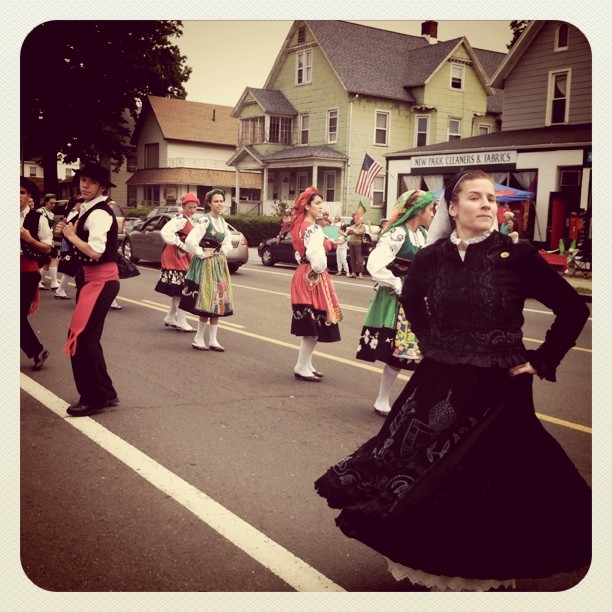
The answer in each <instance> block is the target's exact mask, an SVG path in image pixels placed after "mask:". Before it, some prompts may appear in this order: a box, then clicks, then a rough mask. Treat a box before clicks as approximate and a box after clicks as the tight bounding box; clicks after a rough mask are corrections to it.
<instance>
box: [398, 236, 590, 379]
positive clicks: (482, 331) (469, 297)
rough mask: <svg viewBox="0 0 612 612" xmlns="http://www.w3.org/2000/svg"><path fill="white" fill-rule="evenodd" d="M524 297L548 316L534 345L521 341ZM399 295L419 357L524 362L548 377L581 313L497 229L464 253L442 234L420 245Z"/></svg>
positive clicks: (574, 297)
mask: <svg viewBox="0 0 612 612" xmlns="http://www.w3.org/2000/svg"><path fill="white" fill-rule="evenodd" d="M528 297H530V298H534V299H536V300H538V301H539V302H541V303H542V304H544V305H545V306H547V307H548V308H550V309H551V310H552V311H553V312H554V313H555V315H556V317H555V320H554V322H553V324H552V326H551V327H550V329H549V330H548V332H547V333H546V337H545V340H544V343H543V344H542V345H540V347H539V348H538V349H536V350H534V351H531V350H530V351H527V350H526V349H525V346H524V345H523V334H522V326H523V322H524V319H523V306H524V303H525V299H526V298H528ZM400 302H401V303H402V305H403V307H404V309H405V311H406V315H407V317H408V320H409V321H410V323H411V326H412V329H413V331H414V332H415V334H416V336H417V338H418V341H419V346H420V349H421V352H422V353H423V354H424V355H425V357H428V358H431V359H435V360H437V361H441V362H443V363H449V364H457V363H468V364H473V365H476V366H479V367H485V368H486V367H512V366H514V365H519V364H521V363H525V362H526V361H529V362H530V363H531V364H532V365H533V367H534V368H535V369H536V370H537V372H538V375H539V376H540V378H545V379H547V380H550V381H555V380H556V378H555V371H556V368H557V366H558V365H559V363H560V362H561V359H562V358H563V356H564V355H565V354H566V353H567V351H568V350H569V349H570V348H571V347H572V346H574V344H575V342H576V338H577V337H578V335H579V334H580V331H581V330H582V327H583V326H584V324H585V322H586V320H587V318H588V316H589V310H588V308H587V306H586V304H585V303H584V302H583V300H582V298H581V297H580V296H579V295H578V294H577V293H576V291H575V290H574V289H573V287H572V286H571V285H569V283H567V282H566V281H565V280H564V279H563V278H562V277H561V276H560V275H559V274H558V273H557V272H555V271H554V270H553V269H552V268H551V267H550V266H549V265H548V263H546V261H544V259H543V258H542V257H541V256H540V255H539V253H538V252H537V250H536V249H535V248H534V247H533V246H532V245H530V244H529V243H527V242H520V243H518V244H514V243H513V242H512V240H511V239H510V238H509V237H508V236H505V235H503V234H501V233H499V232H493V233H492V234H491V235H490V236H489V237H488V238H487V239H485V240H483V241H482V242H478V243H475V244H471V245H470V246H469V247H468V248H467V251H466V253H465V259H464V260H462V259H461V257H460V255H459V253H458V250H457V247H456V245H454V244H453V243H452V242H451V241H450V240H449V239H442V240H439V241H438V242H436V243H435V244H433V245H432V246H430V247H426V248H424V249H422V250H421V251H420V252H419V253H418V254H417V256H416V257H415V259H414V262H413V264H412V267H411V268H410V272H409V274H408V277H407V279H406V283H405V284H404V289H403V292H402V295H401V297H400Z"/></svg>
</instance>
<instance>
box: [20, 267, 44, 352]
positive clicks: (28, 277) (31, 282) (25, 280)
mask: <svg viewBox="0 0 612 612" xmlns="http://www.w3.org/2000/svg"><path fill="white" fill-rule="evenodd" d="M38 283H40V273H39V272H20V273H19V316H20V346H21V350H22V351H23V352H24V353H25V354H26V355H27V356H28V357H29V358H30V359H33V358H34V357H38V355H40V352H41V351H42V350H43V345H42V344H41V343H40V340H39V339H38V337H37V336H36V333H35V332H34V330H33V329H32V326H31V325H30V321H29V320H28V315H29V314H30V306H31V305H32V300H33V299H34V296H35V295H36V289H37V287H38Z"/></svg>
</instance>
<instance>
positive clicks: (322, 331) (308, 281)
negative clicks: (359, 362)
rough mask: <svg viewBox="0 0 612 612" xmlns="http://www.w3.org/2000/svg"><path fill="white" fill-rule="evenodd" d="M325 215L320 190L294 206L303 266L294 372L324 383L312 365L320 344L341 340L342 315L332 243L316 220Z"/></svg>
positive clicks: (294, 299) (296, 293) (297, 277)
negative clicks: (331, 268)
mask: <svg viewBox="0 0 612 612" xmlns="http://www.w3.org/2000/svg"><path fill="white" fill-rule="evenodd" d="M322 212H323V199H322V198H321V196H320V195H319V194H318V193H317V189H316V187H309V188H308V189H306V191H304V192H303V193H302V194H300V195H299V196H298V197H297V198H296V200H295V203H294V205H293V215H292V219H291V227H290V230H289V231H290V232H291V239H292V242H293V248H294V249H295V250H296V258H299V264H300V265H299V266H298V269H297V270H296V271H295V274H294V275H293V279H292V280H291V308H292V310H293V316H292V319H291V333H292V334H293V335H294V336H301V337H302V340H301V342H300V352H299V355H298V361H297V363H296V364H295V367H294V369H293V371H294V374H295V377H296V378H297V379H298V380H304V381H309V382H321V378H323V374H321V372H318V371H317V370H316V369H315V368H314V367H313V365H312V354H313V352H314V349H315V346H316V344H317V341H321V342H337V341H338V340H340V329H339V328H338V323H339V322H340V321H341V320H342V313H341V312H340V306H339V304H338V297H337V296H336V291H335V290H334V286H333V284H332V281H331V278H330V276H329V273H328V272H327V255H326V252H327V251H328V250H329V249H330V248H331V247H332V243H331V242H330V241H329V240H328V239H327V238H326V237H325V234H324V233H323V228H322V227H320V226H319V225H317V223H316V220H317V219H318V218H319V217H320V216H321V214H322Z"/></svg>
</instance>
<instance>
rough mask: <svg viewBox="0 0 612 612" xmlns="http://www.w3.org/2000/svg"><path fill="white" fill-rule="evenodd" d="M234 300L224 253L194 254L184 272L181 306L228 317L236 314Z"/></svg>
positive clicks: (188, 309)
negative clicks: (202, 255) (205, 256)
mask: <svg viewBox="0 0 612 612" xmlns="http://www.w3.org/2000/svg"><path fill="white" fill-rule="evenodd" d="M233 302H234V299H233V295H232V283H231V280H230V272H229V268H228V267H227V259H226V258H225V255H224V254H223V253H221V254H219V255H213V256H212V257H208V258H206V259H200V258H199V257H194V258H193V259H192V260H191V264H190V266H189V270H188V271H187V274H186V275H185V284H184V286H183V291H182V294H181V301H180V303H179V308H181V310H186V311H187V312H190V313H191V314H194V315H202V316H209V317H229V316H230V315H232V314H234V306H233Z"/></svg>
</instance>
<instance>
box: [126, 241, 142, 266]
mask: <svg viewBox="0 0 612 612" xmlns="http://www.w3.org/2000/svg"><path fill="white" fill-rule="evenodd" d="M123 254H124V255H125V256H126V257H127V258H128V259H129V260H130V261H133V262H134V263H138V262H139V261H140V258H139V257H134V255H133V253H132V243H131V242H130V241H129V239H128V238H126V239H125V240H124V241H123Z"/></svg>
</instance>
